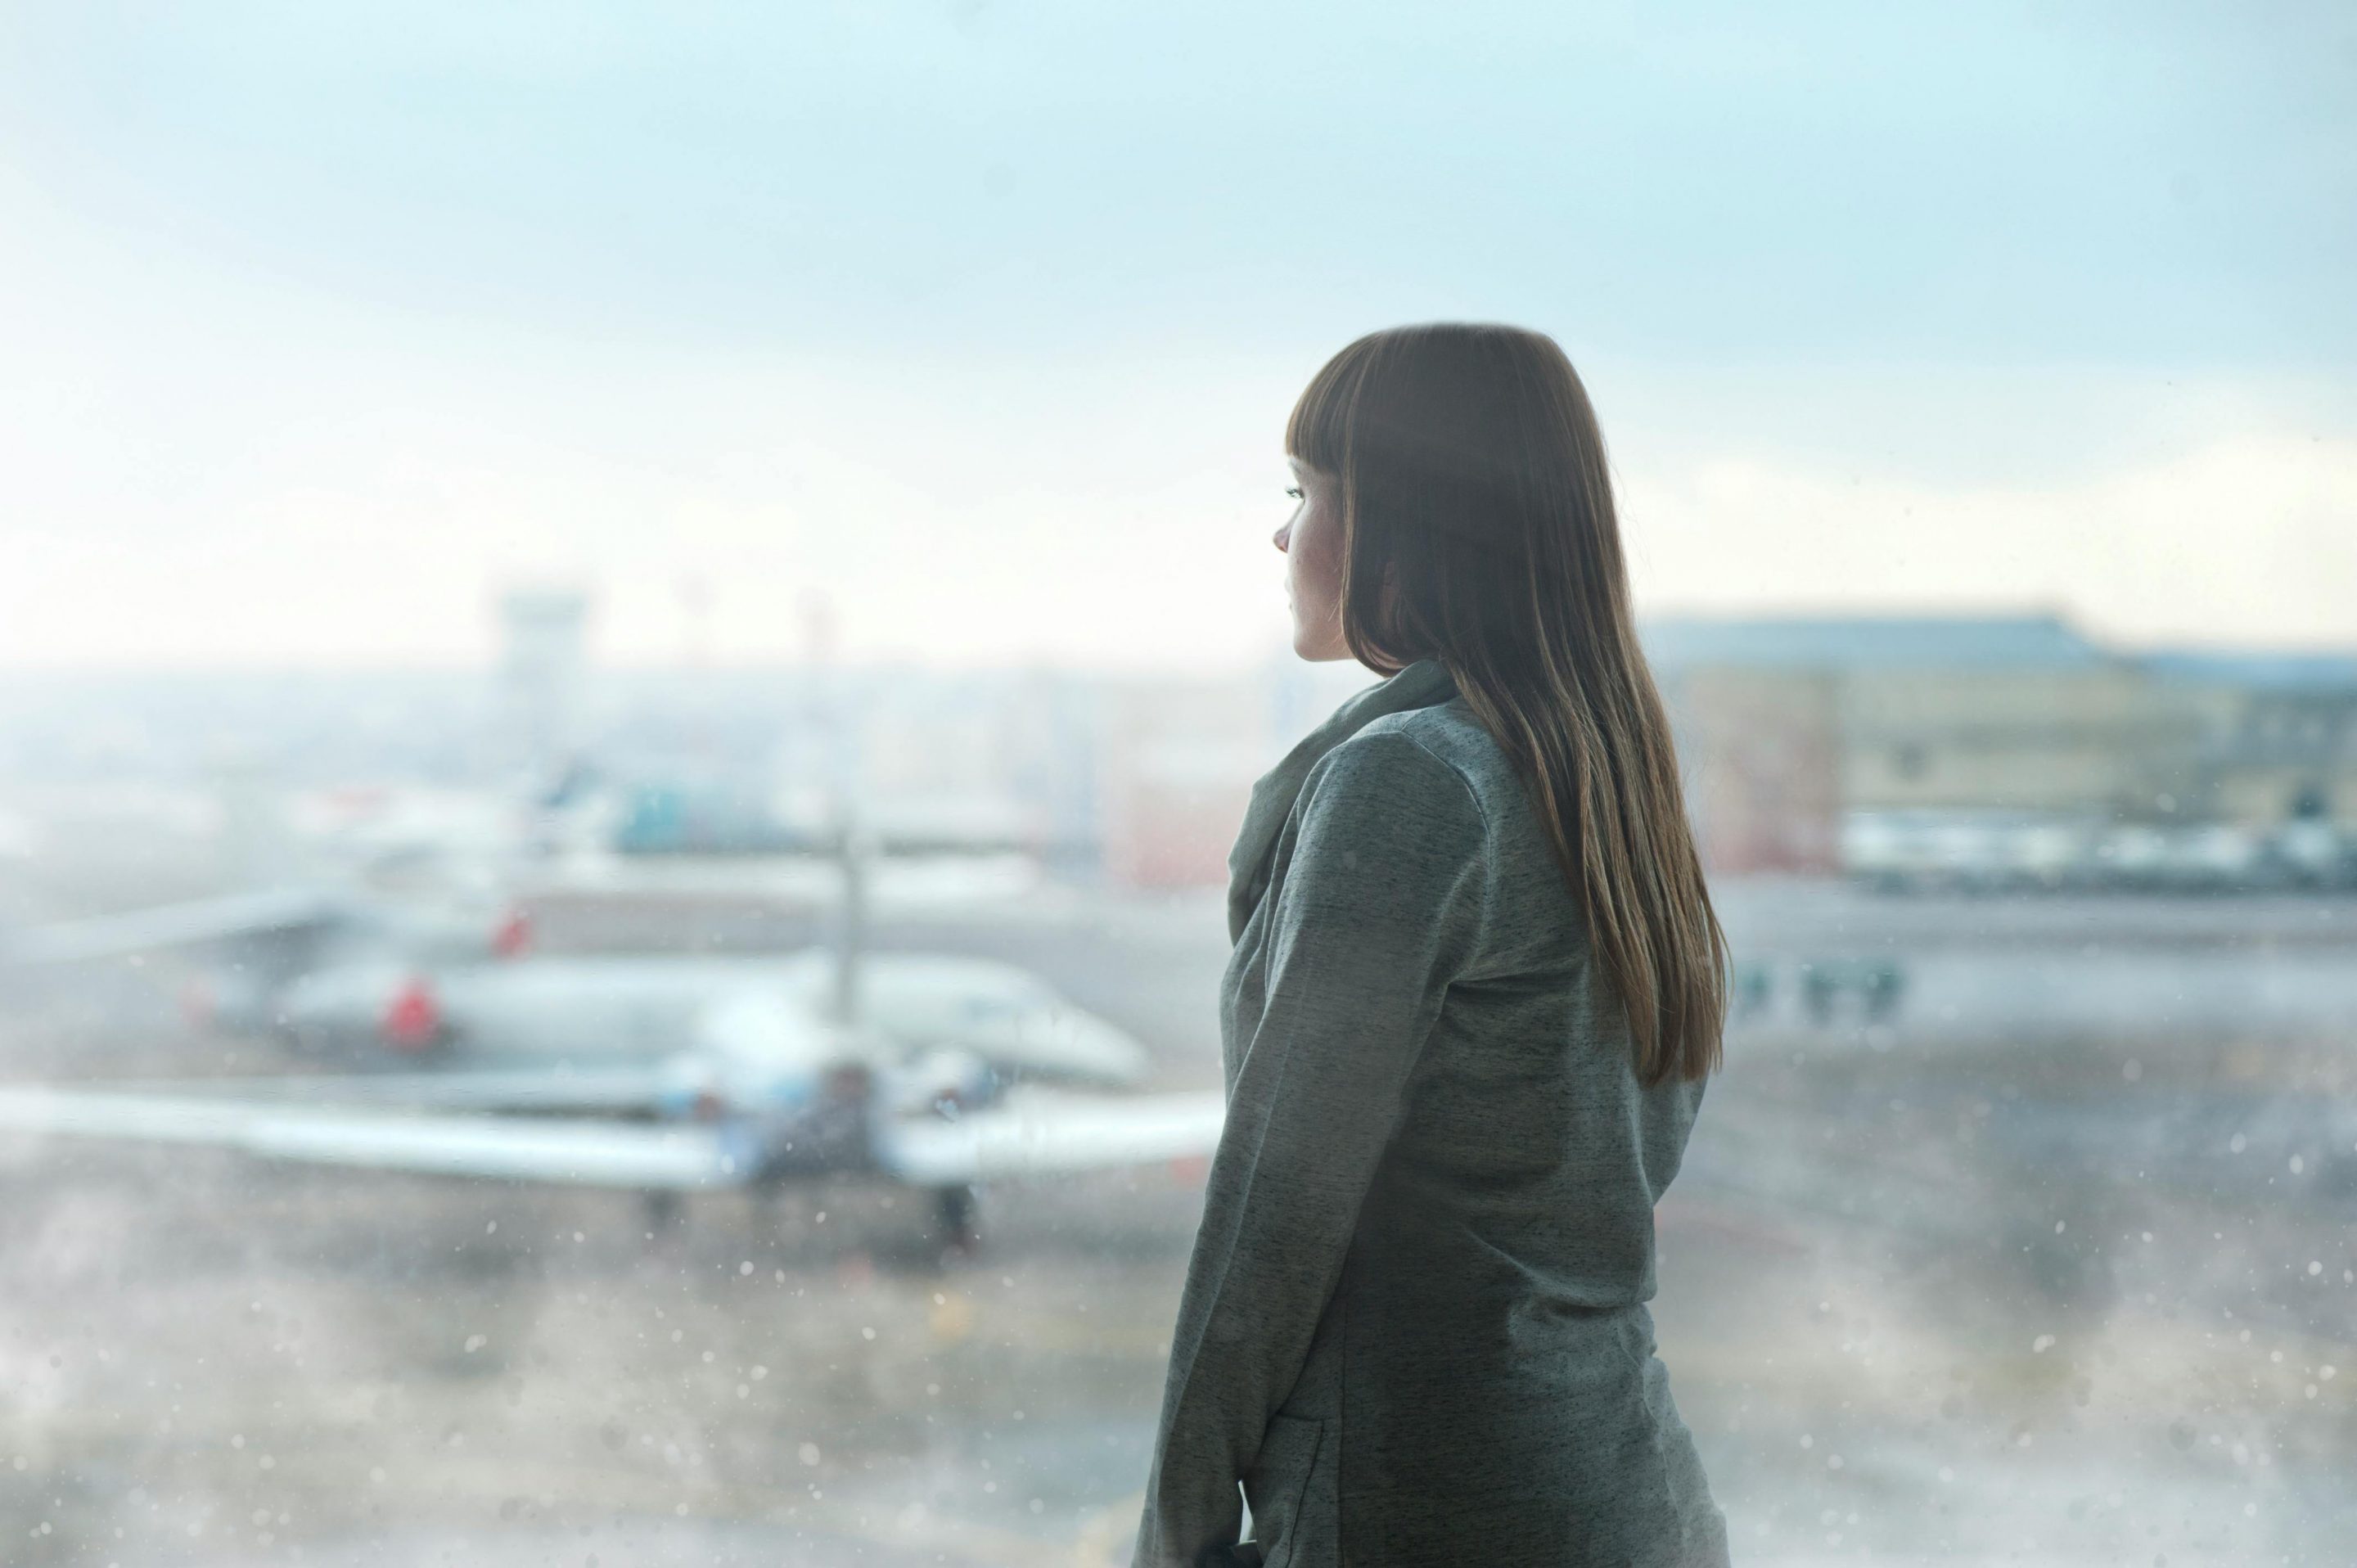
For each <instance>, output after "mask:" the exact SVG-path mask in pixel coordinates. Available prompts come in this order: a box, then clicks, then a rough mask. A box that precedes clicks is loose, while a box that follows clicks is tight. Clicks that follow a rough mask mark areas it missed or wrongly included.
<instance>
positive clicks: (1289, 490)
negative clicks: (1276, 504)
mask: <svg viewBox="0 0 2357 1568" xmlns="http://www.w3.org/2000/svg"><path fill="white" fill-rule="evenodd" d="M1285 493H1286V495H1289V496H1291V497H1292V498H1293V499H1295V500H1299V499H1301V487H1300V486H1299V485H1287V486H1286V487H1285Z"/></svg>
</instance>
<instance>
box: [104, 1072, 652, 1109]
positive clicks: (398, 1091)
mask: <svg viewBox="0 0 2357 1568" xmlns="http://www.w3.org/2000/svg"><path fill="white" fill-rule="evenodd" d="M674 1088H675V1083H674V1081H673V1079H667V1078H666V1077H665V1075H664V1074H663V1072H662V1070H661V1069H657V1068H652V1067H618V1068H580V1069H548V1070H543V1071H492V1072H455V1071H454V1072H381V1073H379V1072H372V1073H307V1074H303V1075H301V1076H298V1077H292V1078H178V1079H124V1080H120V1081H112V1080H111V1081H109V1082H108V1084H107V1086H106V1090H107V1092H108V1093H109V1094H115V1093H124V1094H138V1095H143V1096H147V1097H150V1098H161V1099H172V1100H210V1101H220V1100H222V1099H224V1098H226V1097H227V1095H229V1094H234V1095H235V1096H236V1098H237V1099H238V1100H240V1101H248V1100H251V1101H260V1102H263V1103H266V1104H285V1105H303V1106H341V1107H346V1108H355V1109H357V1108H362V1107H379V1108H385V1109H392V1110H403V1111H528V1112H560V1111H574V1112H632V1111H651V1110H654V1109H655V1108H656V1107H658V1106H659V1105H661V1104H662V1101H663V1097H664V1094H665V1092H666V1090H673V1089H674Z"/></svg>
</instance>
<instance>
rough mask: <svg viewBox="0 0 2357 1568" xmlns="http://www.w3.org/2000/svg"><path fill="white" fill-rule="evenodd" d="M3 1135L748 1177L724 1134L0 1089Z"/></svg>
mask: <svg viewBox="0 0 2357 1568" xmlns="http://www.w3.org/2000/svg"><path fill="white" fill-rule="evenodd" d="M0 1129H6V1130H12V1131H16V1132H20V1133H38V1134H43V1135H57V1136H66V1137H86V1138H120V1139H125V1140H132V1141H136V1142H142V1143H170V1144H204V1145H210V1146H212V1147H216V1148H227V1149H236V1150H240V1151H242V1152H243V1153H246V1154H250V1155H261V1156H263V1157H264V1158H267V1159H277V1160H296V1161H303V1162H307V1163H310V1164H316V1165H359V1166H366V1167H370V1168H374V1169H383V1170H404V1171H419V1172H425V1173H431V1174H436V1175H442V1176H488V1177H494V1178H501V1179H506V1180H511V1181H539V1182H559V1183H566V1184H571V1185H576V1186H582V1187H625V1188H630V1189H632V1190H646V1189H650V1188H661V1189H671V1190H693V1189H695V1188H701V1187H736V1186H741V1185H743V1184H745V1183H747V1182H748V1181H750V1180H751V1179H752V1178H753V1176H754V1174H755V1168H756V1165H757V1163H758V1162H757V1159H756V1158H755V1155H754V1152H753V1151H751V1150H749V1149H744V1148H740V1147H739V1146H738V1145H737V1142H736V1141H735V1140H734V1139H733V1138H732V1137H731V1136H730V1134H729V1132H728V1130H726V1129H725V1128H720V1127H704V1126H696V1127H675V1126H662V1127H642V1126H630V1125H625V1124H620V1123H614V1122H591V1121H551V1120H542V1119H535V1118H531V1117H479V1116H413V1115H403V1114H399V1113H395V1112H366V1111H347V1110H341V1109H332V1108H328V1107H322V1106H304V1105H271V1104H266V1103H248V1102H241V1101H234V1100H228V1099H220V1100H210V1101H208V1100H194V1099H184V1098H179V1097H169V1096H163V1095H141V1094H115V1093H88V1092H76V1091H72V1090H46V1089H35V1090H0Z"/></svg>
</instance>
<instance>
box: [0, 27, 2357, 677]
mask: <svg viewBox="0 0 2357 1568" xmlns="http://www.w3.org/2000/svg"><path fill="white" fill-rule="evenodd" d="M330 10H333V11H334V12H335V13H337V14H336V15H335V16H328V15H327V14H326V13H328V12H329V11H330ZM2352 277H2357V11H2352V9H2351V8H2350V7H2348V6H2346V5H2266V4H2257V5H2250V4H2245V5H2235V6H2232V7H2227V6H2216V5H2198V6H2197V5H2169V4H2166V3H2156V0H2139V3H2136V4H2132V5H2127V4H2124V5H2101V4H2096V5H2072V6H2068V7H2062V6H2054V5H2022V6H2006V5H1984V6H1953V7H1930V6H1916V5H1908V6H1893V5H1854V6H1846V5H1813V6H1810V5H1803V6H1788V7H1776V8H1769V7H1760V6H1756V5H1727V6H1724V7H1699V8H1693V7H1689V8H1680V9H1677V10H1675V11H1674V12H1673V11H1672V10H1670V9H1668V8H1665V7H1663V6H1659V5H1627V6H1620V5H1565V4H1558V3H1549V4H1534V5H1514V6H1506V5H1488V4H1481V5H1448V6H1437V5H1423V6H1416V7H1412V8H1404V9H1400V10H1397V11H1386V10H1385V9H1384V8H1383V7H1380V6H1374V5H1368V4H1364V3H1354V4H1348V5H1283V4H1266V3H1255V4H1239V5H1224V6H1189V7H1161V8H1156V9H1155V10H1154V11H1153V13H1152V14H1151V15H1149V14H1146V8H1143V7H1113V6H1106V5H1094V4H1054V5H1039V4H1031V3H1018V0H956V3H951V4H941V3H928V4H909V5H899V4H893V3H891V0H866V3H861V4H846V5H836V6H825V5H745V6H741V7H739V6H727V5H694V6H687V5H679V6H643V7H634V8H630V9H627V10H626V9H623V8H620V7H612V8H605V7H597V6H589V5H562V6H556V5H552V6H547V7H543V8H535V7H532V6H526V5H501V6H497V7H485V6H479V5H465V4H453V5H409V6H402V7H398V8H395V7H385V8H382V10H379V11H376V12H374V13H373V14H372V15H363V13H362V12H361V9H360V8H357V7H333V8H330V7H321V6H317V5H230V4H213V5H203V6H188V7H173V8H166V7H152V8H151V7H136V8H135V7H124V6H102V5H76V6H64V5H46V4H40V5H37V4H6V3H5V0H0V665H7V666H15V667H24V666H32V665H49V666H57V665H65V666H89V665H155V664H162V663H172V662H178V663H198V664H245V665H251V664H304V665H353V664H361V665H384V664H447V663H461V662H469V661H474V660H480V659H482V658H483V657H485V656H486V653H487V650H488V649H489V646H490V617H489V607H490V603H491V600H492V598H493V596H494V595H495V594H496V592H497V591H498V588H499V587H500V585H502V584H507V583H517V582H523V583H544V582H572V583H577V584H579V585H583V586H585V587H587V588H588V589H589V590H590V591H591V592H592V593H593V595H594V596H595V599H596V602H597V650H598V652H599V655H600V656H601V657H603V658H607V659H610V660H616V661H624V662H653V661H664V660H678V659H681V658H683V657H684V656H685V654H686V651H687V650H688V647H689V643H690V637H691V633H690V615H689V611H688V609H687V606H688V605H689V604H690V603H691V602H697V601H698V600H700V601H701V602H704V603H706V604H708V606H709V621H708V625H707V627H706V638H707V641H708V647H709V650H710V651H711V653H712V655H713V656H714V657H716V658H718V659H721V660H766V659H774V658H779V657H783V656H791V655H792V654H793V653H794V652H795V651H796V650H797V648H798V645H799V638H800V635H801V627H802V619H801V617H800V615H799V613H798V610H797V606H798V605H799V604H800V603H802V599H803V597H804V596H806V595H808V594H810V593H811V592H813V591H820V592H823V593H825V594H827V595H829V596H831V598H832V600H833V602H834V605H835V607H836V615H837V618H838V620H839V622H840V626H841V634H842V638H843V643H844V646H845V650H846V651H848V652H850V653H852V654H855V655H905V656H910V657H916V658H922V659H929V660H971V659H984V660H993V661H998V660H1012V659H1027V658H1047V659H1054V660H1086V661H1089V662H1092V663H1118V664H1128V665H1156V664H1170V663H1182V662H1183V663H1195V664H1202V663H1214V664H1221V665H1229V664H1233V663H1236V662H1239V661H1242V660H1246V659H1253V658H1258V657H1263V656H1265V655H1266V654H1267V653H1268V652H1269V651H1271V650H1273V649H1275V648H1276V647H1279V646H1281V641H1282V638H1283V628H1284V625H1285V609H1284V598H1283V592H1282V587H1281V578H1280V575H1279V562H1278V558H1277V556H1276V554H1275V552H1274V551H1273V550H1272V549H1271V548H1270V547H1269V543H1268V535H1269V533H1270V532H1271V531H1273V530H1274V529H1275V527H1276V526H1277V525H1278V524H1279V523H1281V522H1282V521H1283V520H1284V517H1285V515H1286V501H1285V499H1284V497H1283V495H1282V494H1281V490H1282V487H1283V486H1284V484H1285V483H1286V478H1285V474H1284V469H1283V462H1282V454H1281V451H1280V435H1281V431H1282V425H1283V421H1284V416H1285V413H1286V408H1287V406H1288V405H1289V403H1290V402H1291V399H1292V397H1293V395H1294V393H1295V392H1297V390H1298V388H1299V386H1300V384H1301V382H1302V381H1304V380H1305V379H1306V378H1307V377H1308V374H1309V373H1310V372H1311V371H1314V370H1315V368H1316V367H1317V365H1318V362H1319V360H1322V359H1323V358H1324V356H1325V355H1327V354H1328V353H1330V352H1331V351H1332V350H1333V349H1336V348H1338V347H1340V344H1341V343H1342V342H1344V341H1346V340H1347V339H1348V338H1351V337H1352V336H1354V335H1355V334H1357V333H1358V332H1360V331H1362V330H1365V329H1367V328H1371V327H1374V326H1378V325H1383V324H1385V323H1390V322H1395V321H1402V320H1415V319H1429V318H1434V317H1484V318H1492V319H1507V320H1513V321H1518V322H1523V323H1526V324H1528V325H1532V326H1535V327H1539V328H1544V329H1545V330H1547V331H1550V332H1552V333H1554V334H1555V336H1556V337H1557V338H1559V339H1561V340H1562V341H1563V343H1564V344H1565V346H1566V348H1567V349H1570V351H1571V353H1572V356H1573V358H1574V360H1575V362H1577V364H1578V365H1579V366H1580V367H1581V369H1582V371H1583V373H1584V374H1585V375H1586V376H1587V380H1588V382H1589V385H1590V389H1591V391H1592V392H1593V393H1594V394H1595V397H1596V400H1597V402H1598V407H1599V409H1600V411H1601V413H1602V414H1603V417H1604V421H1605V426H1606V431H1607V435H1608V437H1609V440H1610V442H1611V444H1612V446H1613V450H1614V455H1615V459H1616V465H1617V467H1618V470H1619V473H1620V480H1621V483H1622V487H1623V496H1624V500H1625V521H1626V526H1627V528H1628V530H1629V532H1630V534H1631V542H1632V549H1633V552H1634V555H1635V558H1636V560H1637V562H1638V569H1639V587H1640V595H1641V603H1642V606H1643V607H1644V608H1646V609H1647V610H1649V611H1652V612H1655V613H1663V612H1670V611H1691V610H1708V611H1715V612H1742V613H1769V612H1782V611H1788V610H1803V609H1805V610H1843V609H1868V608H1871V609H1876V610H1890V609H1901V610H1903V609H1909V608H1926V609H1956V610H1971V609H1981V608H1989V607H2002V608H2018V607H2054V608H2060V609H2063V610H2066V611H2068V612H2070V613H2072V614H2073V615H2076V616H2077V617H2079V618H2081V619H2082V620H2083V622H2084V623H2085V624H2086V625H2087V626H2088V627H2089V628H2091V629H2093V631H2095V632H2097V633H2098V634H2100V635H2103V636H2106V637H2111V638H2116V639H2126V640H2135V641H2152V640H2179V641H2183V640H2191V641H2202V642H2257V643H2266V644H2274V645H2316V644H2329V643H2338V644H2344V645H2346V644H2357V592H2352V585H2357V371H2352V367H2353V366H2357V298H2353V297H2352V289H2351V288H2350V286H2349V280H2350V279H2352Z"/></svg>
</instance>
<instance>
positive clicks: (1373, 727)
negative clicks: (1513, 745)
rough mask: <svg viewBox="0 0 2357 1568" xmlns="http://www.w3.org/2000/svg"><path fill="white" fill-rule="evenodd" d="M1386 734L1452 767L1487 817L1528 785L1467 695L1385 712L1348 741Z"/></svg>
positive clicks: (1353, 741) (1451, 769)
mask: <svg viewBox="0 0 2357 1568" xmlns="http://www.w3.org/2000/svg"><path fill="white" fill-rule="evenodd" d="M1383 736H1396V737H1397V739H1395V740H1394V741H1392V742H1391V743H1390V744H1392V745H1394V746H1396V745H1398V744H1399V742H1400V741H1406V742H1409V743H1411V744H1413V745H1414V746H1415V748H1416V749H1418V750H1420V751H1423V752H1425V753H1426V754H1427V755H1428V756H1430V757H1433V758H1435V759H1436V760H1437V761H1439V762H1440V763H1442V764H1444V765H1445V766H1447V767H1448V769H1449V770H1450V771H1452V772H1454V773H1455V774H1456V775H1457V776H1458V778H1459V779H1463V780H1464V782H1465V787H1466V788H1467V789H1469V790H1470V791H1471V792H1472V795H1473V799H1474V800H1476V801H1477V802H1478V803H1479V804H1480V807H1481V811H1482V814H1483V815H1484V816H1485V817H1491V818H1493V819H1494V817H1495V815H1496V811H1497V808H1499V807H1500V806H1501V805H1503V804H1504V803H1506V802H1507V801H1508V800H1516V799H1519V798H1520V795H1521V790H1522V783H1521V779H1519V778H1518V777H1517V776H1516V774H1515V772H1514V766H1513V763H1512V759H1510V758H1509V757H1507V756H1506V753H1505V749H1504V747H1502V746H1500V745H1499V744H1498V741H1497V737H1496V736H1492V735H1491V733H1490V732H1489V731H1488V730H1487V729H1485V728H1484V727H1482V724H1481V721H1480V719H1478V718H1476V717H1474V716H1473V710H1472V709H1471V708H1470V707H1469V706H1467V704H1466V702H1465V699H1464V698H1462V697H1451V698H1450V699H1449V700H1448V701H1447V702H1445V703H1434V704H1432V705H1431V706H1429V707H1423V708H1409V709H1406V710H1405V711H1404V712H1400V713H1394V714H1383V717H1381V718H1379V719H1376V720H1374V721H1372V723H1370V724H1369V725H1367V726H1366V727H1365V728H1364V729H1362V730H1361V731H1360V732H1359V733H1358V734H1357V735H1356V736H1352V737H1351V742H1350V743H1346V744H1363V743H1366V742H1369V741H1375V742H1378V743H1380V742H1381V737H1383Z"/></svg>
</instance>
